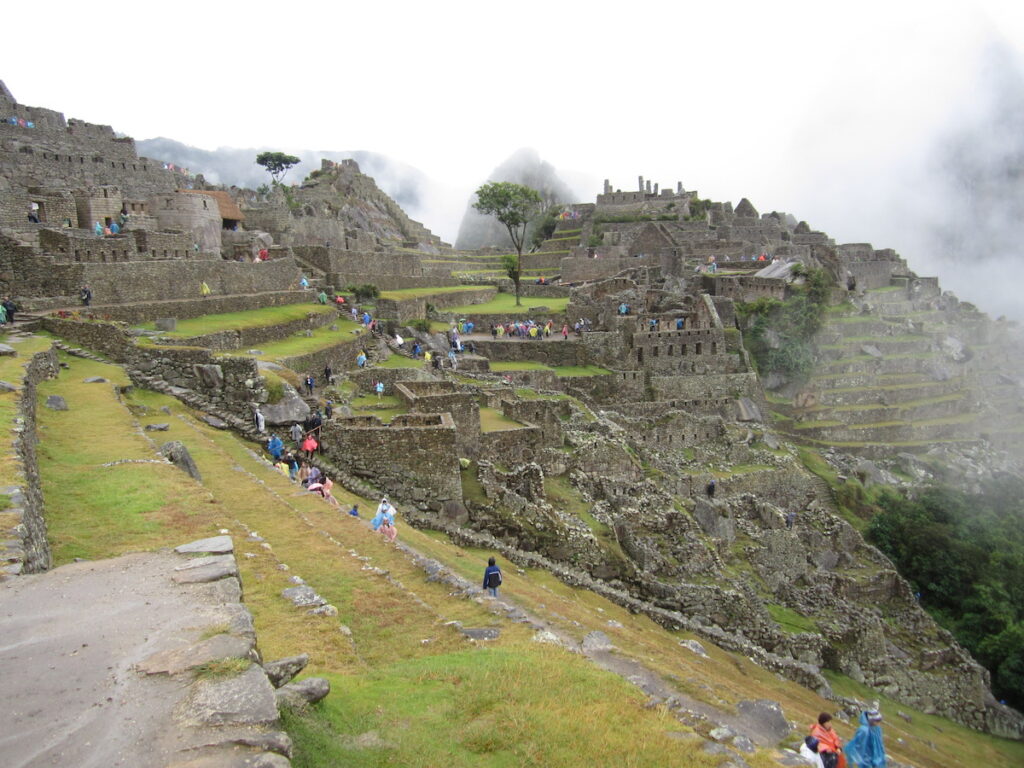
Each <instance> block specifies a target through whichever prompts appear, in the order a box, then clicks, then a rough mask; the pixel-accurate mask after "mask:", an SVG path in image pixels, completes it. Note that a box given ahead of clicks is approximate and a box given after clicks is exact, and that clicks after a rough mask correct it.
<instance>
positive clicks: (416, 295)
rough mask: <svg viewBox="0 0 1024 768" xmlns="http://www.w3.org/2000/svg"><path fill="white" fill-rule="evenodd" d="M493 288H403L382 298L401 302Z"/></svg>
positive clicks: (384, 294) (449, 286) (466, 286)
mask: <svg viewBox="0 0 1024 768" xmlns="http://www.w3.org/2000/svg"><path fill="white" fill-rule="evenodd" d="M489 287H493V286H486V285H447V286H438V287H436V288H402V289H400V290H397V291H381V292H380V298H382V299H391V300H392V301H401V300H403V299H420V298H423V297H426V296H437V295H439V294H442V293H463V292H464V291H479V290H480V289H481V288H489Z"/></svg>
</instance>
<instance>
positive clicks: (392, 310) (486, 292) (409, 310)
mask: <svg viewBox="0 0 1024 768" xmlns="http://www.w3.org/2000/svg"><path fill="white" fill-rule="evenodd" d="M496 293H497V289H496V288H494V287H493V286H489V287H486V288H477V289H474V290H467V291H452V292H446V293H434V294H429V295H426V296H417V297H415V298H409V299H385V298H380V299H377V316H378V317H380V318H386V319H388V320H395V321H397V322H399V323H406V322H409V321H410V320H418V319H421V318H425V317H426V316H427V304H431V305H433V307H434V309H435V310H437V311H440V312H443V311H444V310H446V309H448V308H449V307H461V306H464V305H466V304H483V303H485V302H488V301H490V300H491V299H493V298H494V296H495V294H496Z"/></svg>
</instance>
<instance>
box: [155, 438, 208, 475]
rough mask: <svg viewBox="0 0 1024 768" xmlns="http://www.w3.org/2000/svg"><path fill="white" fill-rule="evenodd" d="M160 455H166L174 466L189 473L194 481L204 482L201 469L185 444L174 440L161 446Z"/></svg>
mask: <svg viewBox="0 0 1024 768" xmlns="http://www.w3.org/2000/svg"><path fill="white" fill-rule="evenodd" d="M160 453H162V454H163V455H164V457H166V458H167V459H168V460H169V461H170V462H171V463H172V464H173V465H174V466H176V467H177V468H178V469H180V470H182V471H183V472H185V473H187V474H188V475H189V476H191V477H192V478H193V479H195V480H197V481H199V482H200V483H201V482H203V476H202V475H200V474H199V468H198V467H197V466H196V463H195V462H194V461H193V460H192V454H190V453H189V452H188V448H186V447H185V444H184V443H182V442H180V441H178V440H172V441H171V442H169V443H164V444H163V445H161V446H160Z"/></svg>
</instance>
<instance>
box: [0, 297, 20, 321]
mask: <svg viewBox="0 0 1024 768" xmlns="http://www.w3.org/2000/svg"><path fill="white" fill-rule="evenodd" d="M17 310H18V306H17V305H16V304H15V303H14V302H13V301H11V297H10V296H4V297H3V298H2V299H0V325H7V324H8V323H10V324H11V325H14V313H15V312H16V311H17Z"/></svg>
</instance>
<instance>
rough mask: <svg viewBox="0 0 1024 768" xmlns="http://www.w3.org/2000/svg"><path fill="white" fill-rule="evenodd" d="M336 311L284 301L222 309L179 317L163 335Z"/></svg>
mask: <svg viewBox="0 0 1024 768" xmlns="http://www.w3.org/2000/svg"><path fill="white" fill-rule="evenodd" d="M311 297H312V294H311ZM337 314H338V310H336V309H335V308H334V307H331V306H323V305H321V304H284V305H282V306H280V307H266V308H264V309H251V310H247V311H245V312H226V313H224V314H220V315H202V316H200V317H194V318H191V319H188V320H179V321H178V328H177V330H175V331H167V332H166V333H164V336H166V337H168V338H172V339H184V338H189V337H192V336H204V335H206V334H208V333H216V332H217V331H240V330H242V329H244V328H263V327H265V326H268V325H279V324H281V323H289V322H292V321H294V320H301V319H303V318H304V317H307V316H308V315H337ZM339 317H340V316H339ZM138 327H139V328H143V329H146V330H150V331H152V330H155V328H156V325H155V324H154V323H142V324H140V325H139V326H138Z"/></svg>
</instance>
